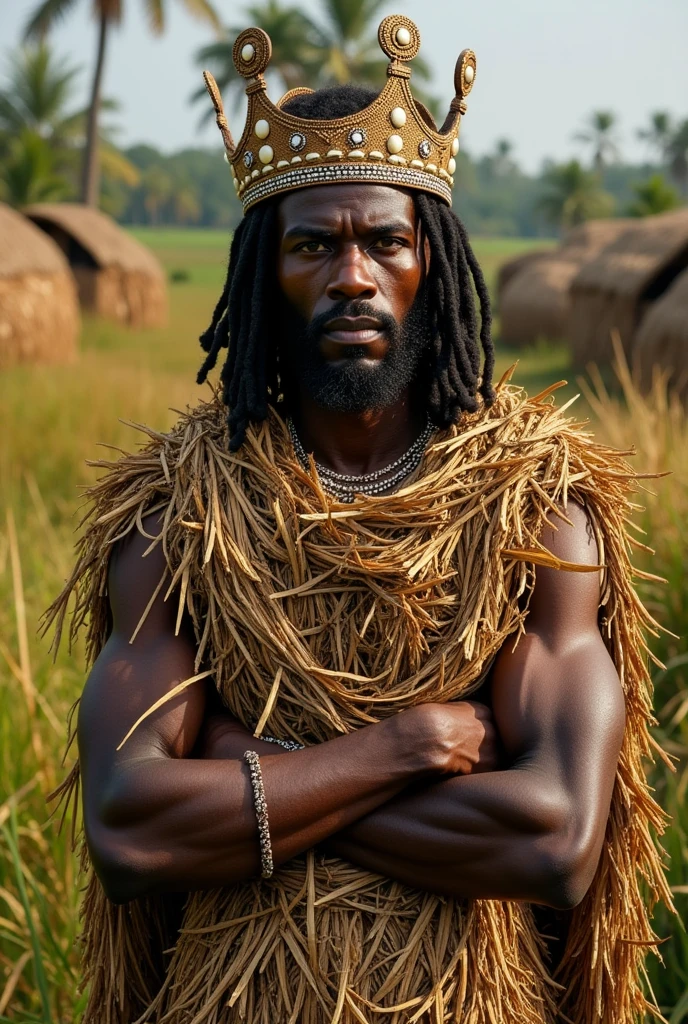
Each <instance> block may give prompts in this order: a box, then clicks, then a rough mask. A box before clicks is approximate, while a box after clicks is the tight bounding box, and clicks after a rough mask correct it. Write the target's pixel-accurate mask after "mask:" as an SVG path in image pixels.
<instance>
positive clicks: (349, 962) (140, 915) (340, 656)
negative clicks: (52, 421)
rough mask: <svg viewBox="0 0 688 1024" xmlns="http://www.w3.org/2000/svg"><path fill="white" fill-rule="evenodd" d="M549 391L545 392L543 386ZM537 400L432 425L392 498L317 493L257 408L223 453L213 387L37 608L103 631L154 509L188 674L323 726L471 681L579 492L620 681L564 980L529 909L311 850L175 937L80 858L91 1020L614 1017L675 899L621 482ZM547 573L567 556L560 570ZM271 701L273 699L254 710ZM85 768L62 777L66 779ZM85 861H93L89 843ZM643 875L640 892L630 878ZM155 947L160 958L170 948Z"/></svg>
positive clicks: (265, 718) (624, 1005) (628, 1003)
mask: <svg viewBox="0 0 688 1024" xmlns="http://www.w3.org/2000/svg"><path fill="white" fill-rule="evenodd" d="M549 390H552V389H549ZM546 394H547V393H543V395H542V396H539V397H538V398H536V399H533V400H531V401H526V400H524V399H523V398H522V397H521V395H520V393H519V391H518V390H517V389H515V388H512V387H511V386H509V385H506V384H504V385H502V386H500V388H499V389H498V397H497V401H496V403H495V404H494V406H493V407H492V408H491V409H490V410H487V411H483V412H481V413H478V414H475V415H471V416H466V417H465V418H464V419H463V420H462V422H461V423H460V424H459V425H458V426H457V427H455V428H452V429H450V430H448V431H446V432H445V433H442V434H438V435H436V437H435V440H434V442H433V443H432V445H431V446H430V448H429V450H428V452H427V453H426V456H425V458H424V461H423V463H422V465H421V467H420V469H419V471H418V472H417V474H416V476H415V478H414V479H413V480H412V481H411V482H410V483H409V484H407V485H406V486H405V487H404V488H403V489H402V490H400V491H398V492H397V493H395V494H393V495H390V496H386V497H378V498H369V499H368V498H359V499H357V501H356V503H355V504H354V505H353V506H351V505H340V504H336V503H332V502H331V501H330V500H329V499H328V498H327V497H326V496H325V495H324V494H323V492H322V491H321V490H320V487H319V485H318V481H317V478H316V477H315V475H314V474H309V473H305V472H304V471H303V470H302V469H301V467H300V466H299V464H298V463H297V462H296V461H295V459H294V456H293V452H292V449H291V446H290V443H289V439H288V434H287V432H286V429H285V427H284V424H283V423H282V422H281V421H280V420H279V419H278V417H277V416H276V415H274V414H273V413H271V415H270V419H269V421H268V422H267V423H265V424H263V425H262V426H261V427H260V428H257V429H253V428H252V429H251V430H250V431H249V434H248V439H247V443H246V445H245V446H244V448H243V449H242V450H241V452H239V453H238V454H231V453H229V452H228V450H227V446H226V441H225V410H224V409H223V408H222V406H221V404H220V403H219V401H217V400H215V401H212V402H210V403H208V404H202V405H200V406H198V407H197V408H196V409H194V410H192V411H191V412H190V413H189V414H187V415H186V416H183V417H182V419H181V420H180V421H179V423H178V425H177V426H176V427H175V428H174V429H173V430H172V431H171V432H170V433H169V434H166V435H165V434H157V433H154V432H153V431H150V430H147V429H146V428H142V429H143V430H144V431H145V433H146V434H147V435H148V443H147V444H146V446H145V447H144V448H142V449H141V450H140V451H138V452H137V453H135V454H132V455H125V456H124V457H123V458H122V459H121V460H120V461H119V462H117V463H115V464H108V463H101V465H102V466H103V467H104V468H107V470H108V472H107V473H106V475H105V476H104V477H103V478H102V479H101V480H100V482H99V483H98V484H97V485H96V486H95V487H94V488H93V489H92V492H91V496H92V499H93V502H94V505H93V510H92V512H91V514H90V517H89V524H88V529H87V531H86V532H85V534H84V536H83V539H82V541H81V542H80V547H79V562H78V565H77V567H76V569H75V571H74V574H73V576H72V578H71V580H70V581H69V582H68V584H67V586H66V588H65V591H64V592H63V594H62V595H61V596H60V598H58V600H57V601H56V602H55V604H54V605H53V608H52V609H51V617H52V618H54V619H56V620H57V624H58V636H59V632H60V629H61V627H62V626H63V624H64V620H65V615H66V612H67V610H68V603H69V598H70V595H75V606H74V614H73V617H72V624H71V631H72V635H73V634H74V633H76V632H77V631H78V630H79V629H80V628H81V627H82V626H83V625H85V624H86V623H88V651H89V657H90V659H91V660H92V659H94V658H95V657H96V656H97V654H98V652H99V651H100V649H101V648H102V646H103V643H104V642H105V640H106V638H107V632H108V606H107V596H106V571H107V562H108V555H109V552H110V550H111V548H112V545H113V543H114V542H115V541H116V539H117V538H119V537H121V536H123V535H124V534H126V533H128V532H130V531H132V530H136V529H137V528H138V529H141V517H142V516H143V515H144V514H146V513H148V512H150V511H152V510H154V509H159V510H161V511H162V512H163V514H164V527H163V533H162V544H163V550H164V552H165V555H166V559H167V563H168V566H169V574H170V576H171V579H170V577H169V576H168V578H167V580H166V581H165V582H164V583H163V585H164V586H166V587H168V592H169V594H170V595H171V599H174V600H178V601H179V608H180V615H181V610H182V609H183V608H186V609H187V610H188V613H189V614H190V616H191V618H192V620H193V623H194V627H195V631H196V636H197V641H198V659H197V671H199V672H200V671H201V670H202V669H205V670H210V671H212V672H213V675H214V678H215V680H216V683H217V686H218V690H219V692H220V694H221V695H222V698H223V700H224V701H225V703H226V704H227V706H228V707H229V708H230V709H231V710H232V712H233V713H234V714H235V715H237V716H238V717H239V718H240V719H241V720H242V721H243V722H244V723H245V724H246V725H247V726H248V727H249V728H251V729H254V728H256V726H257V724H258V723H259V720H261V721H260V728H261V729H263V728H264V729H265V730H266V731H269V732H270V733H272V734H274V735H277V736H281V737H283V738H288V737H294V738H298V739H300V740H302V741H305V742H306V743H316V742H319V741H322V740H325V739H327V738H330V737H333V736H335V735H337V734H338V733H341V732H347V731H349V730H351V729H355V728H358V727H360V726H362V725H365V724H366V723H368V722H371V721H376V720H379V719H381V718H383V717H385V716H388V715H390V714H394V713H395V712H397V711H399V710H401V709H402V708H405V707H409V706H411V705H414V704H417V703H420V702H424V701H448V700H452V699H457V698H462V697H465V696H467V695H468V694H469V693H471V692H472V691H473V690H474V689H475V688H476V687H477V686H478V685H479V683H480V681H481V680H482V678H483V677H484V675H485V672H486V671H487V669H488V668H489V665H490V662H491V660H492V658H493V656H494V654H495V653H496V651H497V650H498V649H499V647H500V646H501V645H502V643H503V642H504V640H505V638H506V637H507V636H509V635H511V636H512V637H514V638H515V637H516V636H517V635H518V633H519V631H520V630H522V629H523V627H524V622H525V618H526V616H527V608H526V610H519V607H518V603H517V599H518V597H519V595H524V596H525V598H526V605H527V594H528V592H529V590H530V587H531V584H532V565H533V564H552V562H553V559H552V556H551V555H548V553H547V552H546V551H544V550H543V549H542V547H541V545H540V543H539V541H538V537H539V534H540V531H541V529H542V526H543V523H544V521H545V518H546V517H547V516H548V515H551V514H552V510H553V508H554V507H555V503H564V504H565V503H566V501H567V500H569V499H574V500H576V501H579V502H582V503H583V504H584V505H585V506H586V508H587V510H588V513H589V516H590V519H591V522H592V525H593V529H594V530H595V534H596V537H597V543H598V547H599V552H600V561H601V562H603V563H604V565H605V566H606V568H605V569H604V571H603V582H602V605H601V612H600V616H601V617H600V624H601V630H602V632H603V636H604V639H605V642H606V644H607V646H608V648H609V650H610V652H611V655H612V657H613V659H614V661H615V664H616V666H617V669H618V671H619V675H620V678H621V681H622V686H623V690H624V694H625V698H626V707H627V721H626V732H625V737H624V741H623V747H622V752H621V757H620V761H619V765H618V770H617V780H616V786H615V790H614V796H613V801H612V807H611V811H610V815H609V822H608V827H607V833H606V838H605V843H604V848H603V851H602V855H601V859H600V863H599V867H598V870H597V873H596V875H595V879H594V881H593V884H592V887H591V889H590V891H589V892H588V894H587V895H586V897H585V899H584V900H583V902H582V903H581V905H580V906H579V907H578V908H576V910H575V911H573V913H572V922H571V927H570V930H569V937H568V943H567V948H566V952H565V957H564V962H563V965H562V969H561V973H560V975H559V977H558V979H557V982H556V983H555V982H553V980H552V979H551V978H550V976H549V972H548V969H547V965H546V960H545V958H544V955H543V948H542V946H541V941H540V939H539V936H538V934H537V932H536V930H535V927H534V923H533V918H532V915H531V911H530V909H529V907H528V906H527V905H525V904H519V903H508V902H498V901H487V900H475V901H455V900H450V899H440V898H438V897H435V896H431V895H428V894H425V893H422V892H419V891H416V890H414V889H411V888H409V887H407V886H403V885H401V884H398V883H395V882H391V881H389V880H386V879H383V878H380V877H379V876H376V875H372V874H370V873H367V872H365V871H362V870H360V869H358V868H356V867H353V866H351V865H349V864H346V863H344V862H342V861H339V860H336V859H334V858H329V857H328V858H325V857H324V856H322V855H320V854H309V855H307V856H305V857H301V858H297V859H295V860H293V861H291V862H289V863H288V864H286V865H284V866H283V867H282V868H280V869H278V870H277V871H276V873H275V875H274V877H273V878H272V879H271V880H270V881H260V880H256V881H251V882H247V883H245V884H242V885H234V886H231V887H228V888H226V889H218V890H214V891H210V892H206V893H196V894H191V895H190V896H189V897H188V900H187V902H186V905H185V908H184V913H183V928H182V932H181V934H180V936H179V937H178V938H177V936H176V935H174V934H172V933H171V926H170V922H169V920H168V918H167V916H166V915H167V911H168V910H169V907H168V905H167V903H166V900H165V898H164V897H159V898H149V899H144V900H138V901H134V902H133V903H132V904H129V905H127V906H123V907H116V906H113V905H112V904H110V903H109V902H108V901H107V899H106V898H105V896H104V894H103V891H102V888H101V886H100V883H99V882H98V880H97V879H96V878H95V877H94V876H93V874H90V876H89V881H88V888H87V890H86V895H85V900H84V906H83V913H84V924H85V927H84V960H83V967H84V979H85V983H88V984H90V986H91V992H90V1000H89V1003H88V1008H87V1010H86V1014H85V1017H84V1020H85V1022H86V1024H96V1022H97V1024H131V1022H133V1021H134V1020H139V1021H140V1022H141V1024H143V1022H144V1021H146V1022H149V1024H153V1022H157V1024H160V1022H163V1021H164V1022H166V1024H182V1022H184V1024H235V1022H238V1021H244V1020H245V1021H248V1022H251V1024H255V1022H260V1024H288V1022H289V1024H296V1022H299V1024H316V1022H317V1024H330V1022H338V1024H356V1022H361V1021H363V1022H366V1021H367V1022H370V1024H372V1022H382V1024H403V1022H411V1021H422V1022H424V1024H430V1022H433V1024H434V1022H436V1021H465V1022H470V1024H496V1022H499V1024H543V1022H547V1024H552V1022H554V1021H555V1020H556V1019H557V1017H556V1014H557V1005H558V1006H559V1007H560V1008H561V1010H562V1012H564V1013H565V1014H566V1017H565V1018H564V1017H561V1018H560V1019H562V1020H564V1019H568V1020H571V1021H573V1022H574V1024H595V1022H602V1024H631V1022H634V1021H638V1020H640V1019H641V1018H642V1016H643V1013H644V1010H645V1005H646V1004H645V1001H644V998H643V995H642V993H641V990H640V985H639V981H638V975H639V971H640V970H641V965H642V961H643V958H644V956H645V953H646V951H647V948H648V947H652V946H653V945H654V942H655V937H654V935H653V933H652V929H651V927H650V923H649V919H648V914H649V911H650V909H651V907H652V905H653V904H654V902H655V901H656V900H657V899H658V898H662V899H664V900H666V901H667V902H670V896H669V892H668V889H667V886H666V883H665V879H664V875H663V872H662V868H661V862H660V858H659V855H658V852H657V849H656V847H655V844H654V841H653V838H652V834H651V828H650V826H651V827H652V829H654V830H655V831H656V832H658V833H661V831H662V830H663V825H664V821H663V814H662V812H661V810H660V809H659V807H658V806H657V805H656V804H655V803H654V801H653V800H652V797H651V795H650V793H649V791H648V787H647V784H646V781H645V776H644V772H643V765H642V762H643V759H644V758H648V757H650V756H651V741H650V738H649V735H648V731H647V725H648V722H649V721H650V720H651V685H650V680H649V675H648V671H647V649H646V647H645V643H644V641H643V637H642V628H643V627H647V628H651V627H652V626H653V622H652V620H651V618H650V617H649V615H648V614H647V612H646V611H645V610H644V609H643V607H642V605H641V604H640V602H639V600H638V598H637V597H636V595H635V593H634V590H633V588H632V585H631V569H630V564H629V560H628V549H629V538H628V537H627V536H626V534H625V531H624V520H626V519H627V517H628V516H629V514H630V511H631V508H632V505H631V497H632V492H633V490H634V474H633V472H632V471H631V470H630V469H629V467H628V466H627V464H626V463H625V462H624V460H623V457H622V455H621V454H620V453H618V452H616V451H615V450H613V449H609V448H606V447H604V446H602V445H598V444H595V443H594V442H593V441H592V440H591V438H590V436H589V435H588V434H587V433H585V432H584V431H583V430H582V429H581V428H580V427H579V426H576V425H575V424H573V423H571V422H570V421H568V420H566V418H565V417H564V416H563V414H562V412H561V411H559V410H557V409H556V408H555V407H554V406H553V405H552V404H550V403H549V402H548V401H547V400H546V399H545V396H546ZM556 567H557V568H560V569H562V570H567V569H573V568H575V567H573V566H570V565H568V564H562V563H557V564H556ZM268 702H269V707H268V710H267V713H266V707H267V706H268ZM78 781H79V774H78V765H77V766H75V767H74V769H73V770H72V772H71V774H70V776H69V778H68V779H67V780H66V782H65V784H64V786H63V787H62V793H63V796H64V797H66V798H70V797H76V796H77V794H78ZM82 857H83V866H84V869H86V870H87V869H88V866H89V865H88V853H87V850H86V847H85V844H82ZM641 879H643V880H644V881H643V882H642V889H641ZM166 949H169V950H171V952H169V953H168V954H167V955H163V952H162V951H163V950H166Z"/></svg>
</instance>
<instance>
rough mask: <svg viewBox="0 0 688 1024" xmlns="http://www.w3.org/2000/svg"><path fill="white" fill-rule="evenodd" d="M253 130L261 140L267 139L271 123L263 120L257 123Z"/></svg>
mask: <svg viewBox="0 0 688 1024" xmlns="http://www.w3.org/2000/svg"><path fill="white" fill-rule="evenodd" d="M253 130H254V132H255V133H256V135H257V136H258V138H259V139H267V137H268V135H269V134H270V122H269V121H265V120H262V119H261V120H260V121H256V127H255V128H254V129H253Z"/></svg>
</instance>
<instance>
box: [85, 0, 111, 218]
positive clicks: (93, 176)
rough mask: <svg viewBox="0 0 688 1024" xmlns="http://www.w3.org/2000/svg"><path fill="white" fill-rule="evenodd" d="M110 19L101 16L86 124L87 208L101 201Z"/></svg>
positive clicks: (104, 15)
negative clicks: (102, 103)
mask: <svg viewBox="0 0 688 1024" xmlns="http://www.w3.org/2000/svg"><path fill="white" fill-rule="evenodd" d="M107 30H108V18H107V15H106V14H105V13H101V14H100V23H99V26H98V55H97V57H96V67H95V71H94V73H93V86H92V88H91V103H90V105H89V108H88V120H87V122H86V145H85V148H84V162H83V170H82V177H81V201H82V203H85V204H86V206H98V201H99V199H100V159H99V153H98V144H99V139H98V115H99V113H100V90H101V86H102V81H103V66H104V64H105V42H106V39H107Z"/></svg>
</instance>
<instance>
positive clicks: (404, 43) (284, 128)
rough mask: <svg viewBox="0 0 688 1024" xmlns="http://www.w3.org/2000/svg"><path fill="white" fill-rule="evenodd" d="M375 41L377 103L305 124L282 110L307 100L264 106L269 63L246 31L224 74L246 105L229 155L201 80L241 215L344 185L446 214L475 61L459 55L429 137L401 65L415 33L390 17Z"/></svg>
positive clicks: (214, 93) (221, 116)
mask: <svg viewBox="0 0 688 1024" xmlns="http://www.w3.org/2000/svg"><path fill="white" fill-rule="evenodd" d="M378 41H379V43H380V48H381V49H382V51H383V53H385V54H386V55H387V56H388V57H389V59H390V63H389V66H388V68H387V82H386V84H385V86H384V88H383V89H382V91H381V93H380V95H379V96H377V97H376V99H375V100H373V102H372V103H371V104H370V106H368V107H366V108H365V109H364V110H360V111H359V112H358V113H356V114H352V115H350V116H348V117H341V118H337V119H334V120H322V121H318V120H310V119H309V120H307V119H304V118H299V117H294V115H292V114H289V113H288V112H287V111H286V110H284V106H285V104H287V103H288V102H289V101H290V100H292V99H294V97H295V96H299V95H303V94H305V93H310V92H312V91H313V90H312V89H306V88H299V89H291V90H290V91H289V92H287V93H285V95H284V96H283V97H282V98H281V99H280V100H279V101H278V102H277V103H276V104H274V103H272V102H271V100H270V99H269V98H268V95H267V87H266V83H265V79H264V77H263V74H264V72H265V70H266V68H267V67H268V64H269V63H270V57H271V55H272V44H271V42H270V37H269V36H268V35H267V33H265V32H263V30H262V29H260V28H247V29H246V30H245V31H244V32H242V33H241V34H240V35H239V36H238V37H237V40H236V42H235V43H234V48H233V51H232V55H233V59H234V66H235V67H236V69H237V72H238V73H239V74H240V75H241V76H242V77H243V78H245V79H246V82H247V84H246V95H247V96H248V114H247V118H246V126H245V128H244V131H243V134H242V136H241V138H240V140H239V142H238V143H237V144H236V145H235V144H234V140H233V138H232V134H231V132H230V130H229V125H228V124H227V119H226V117H225V113H224V108H223V106H222V98H221V96H220V92H219V89H218V87H217V84H216V82H215V79H214V78H213V76H212V75H211V74H210V73H209V72H208V71H204V72H203V78H204V79H205V84H206V88H207V89H208V92H209V94H210V98H211V100H212V102H213V106H214V108H215V114H216V120H217V126H218V128H219V129H220V132H221V133H222V138H223V141H224V145H225V156H226V159H227V161H228V163H229V165H230V167H231V168H232V178H233V181H234V188H235V190H236V192H237V195H238V196H239V198H240V199H241V201H242V203H243V206H244V210H248V209H250V208H251V207H252V206H253V205H254V204H255V203H258V202H260V201H261V200H262V199H268V198H269V197H270V196H274V195H277V194H279V193H281V192H286V191H290V190H292V189H295V188H303V187H305V186H308V185H322V184H328V183H337V182H346V181H363V182H366V181H367V182H375V183H378V184H391V185H403V186H405V187H407V188H414V189H421V190H423V191H426V192H432V193H434V194H435V195H438V196H440V198H442V199H443V200H444V201H445V202H446V203H447V204H448V205H451V190H452V187H453V185H454V173H455V171H456V159H455V158H456V155H457V153H458V151H459V126H460V121H461V116H462V115H463V114H464V113H465V112H466V103H465V97H466V96H467V95H468V93H469V92H470V91H471V89H472V88H473V85H474V82H475V73H476V58H475V54H474V53H473V51H472V50H463V52H462V53H461V54H460V55H459V59H458V61H457V62H456V70H455V73H454V88H455V92H456V95H455V98H454V99H453V100H452V102H451V104H450V106H449V113H448V114H447V117H446V120H445V122H444V124H443V125H442V127H441V128H439V129H438V128H437V127H436V125H435V122H434V121H433V119H432V116H431V114H430V113H429V111H428V110H427V109H426V108H425V107H424V106H423V104H422V103H419V102H418V101H417V100H414V98H413V95H412V93H411V89H410V86H409V79H410V77H411V69H410V67H409V66H408V62H409V61H411V60H413V58H414V57H415V56H416V54H417V53H418V50H419V49H420V33H419V31H418V29H417V27H416V25H415V24H414V23H413V22H412V21H411V19H410V18H407V17H405V16H404V15H401V14H393V15H390V16H389V17H387V18H385V19H384V20H383V21H382V22H381V24H380V27H379V29H378Z"/></svg>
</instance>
